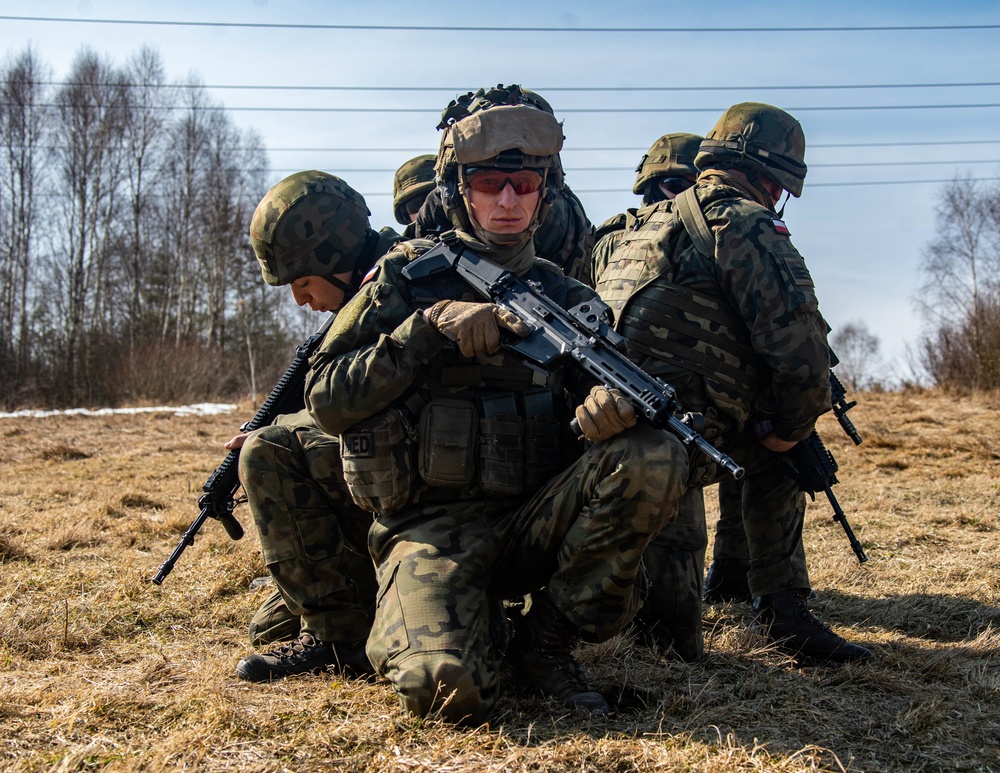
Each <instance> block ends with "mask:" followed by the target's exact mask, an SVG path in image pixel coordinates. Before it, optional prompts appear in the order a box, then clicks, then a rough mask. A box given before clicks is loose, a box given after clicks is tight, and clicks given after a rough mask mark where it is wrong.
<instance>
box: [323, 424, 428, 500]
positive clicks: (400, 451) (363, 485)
mask: <svg viewBox="0 0 1000 773" xmlns="http://www.w3.org/2000/svg"><path fill="white" fill-rule="evenodd" d="M414 456H415V447H414V437H413V430H412V428H411V427H410V425H409V420H408V417H406V416H405V415H404V414H403V411H402V409H398V408H389V409H388V410H385V411H382V413H378V414H375V415H374V416H372V417H371V418H368V419H365V420H364V421H361V422H358V423H357V424H355V425H354V426H353V427H351V429H350V430H348V431H347V432H344V433H343V434H341V436H340V459H341V462H342V463H343V466H344V481H345V482H346V483H347V488H348V490H349V491H350V493H351V499H353V500H354V503H355V504H356V505H357V506H358V507H360V508H362V509H363V510H366V511H368V512H370V513H375V514H377V515H390V514H391V513H394V512H396V511H397V510H399V509H400V508H402V507H403V506H404V505H406V504H407V502H408V501H409V500H410V497H411V496H412V495H413V488H414V483H415V482H416V475H415V461H414Z"/></svg>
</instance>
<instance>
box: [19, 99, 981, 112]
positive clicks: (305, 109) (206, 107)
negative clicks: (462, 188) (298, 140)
mask: <svg viewBox="0 0 1000 773" xmlns="http://www.w3.org/2000/svg"><path fill="white" fill-rule="evenodd" d="M0 107H19V105H16V104H8V103H0ZM35 107H45V108H57V107H58V108H67V107H68V108H70V109H73V110H79V109H84V108H89V107H94V106H92V105H83V106H79V105H55V104H36V105H35ZM993 107H1000V103H996V102H983V103H972V104H951V105H809V106H803V107H787V108H784V109H785V110H786V111H788V112H790V113H804V112H821V111H829V112H840V111H858V110H952V109H981V108H993ZM144 109H148V110H158V111H159V110H195V111H206V112H209V111H211V112H220V111H224V112H232V113H397V114H398V113H422V114H431V115H440V113H441V111H440V110H439V109H436V108H426V107H276V106H266V107H252V106H237V107H227V106H225V105H199V106H197V107H192V106H191V105H154V106H150V107H147V108H144ZM726 109H728V105H727V106H726V107H571V108H560V110H559V114H560V115H563V114H566V113H618V114H620V113H714V114H716V115H719V114H721V113H723V112H724V111H725V110H726Z"/></svg>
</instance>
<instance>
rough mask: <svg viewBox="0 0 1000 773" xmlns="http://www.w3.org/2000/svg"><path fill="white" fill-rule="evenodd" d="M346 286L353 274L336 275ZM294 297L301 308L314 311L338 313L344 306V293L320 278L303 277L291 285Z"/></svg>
mask: <svg viewBox="0 0 1000 773" xmlns="http://www.w3.org/2000/svg"><path fill="white" fill-rule="evenodd" d="M334 276H335V277H337V279H339V280H340V281H342V282H344V283H345V284H346V283H348V282H350V281H351V272H350V271H348V272H347V273H344V274H334ZM290 287H291V288H292V297H293V298H294V299H295V302H296V303H297V304H298V305H299V306H308V307H309V308H310V309H312V310H313V311H337V309H339V308H340V307H341V306H342V305H343V304H344V291H343V290H341V289H340V288H339V287H337V286H336V285H334V284H332V283H331V282H328V281H326V280H325V279H323V277H319V276H303V277H299V278H298V279H296V280H295V281H294V282H292V283H291V285H290Z"/></svg>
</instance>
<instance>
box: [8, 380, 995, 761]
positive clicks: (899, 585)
mask: <svg viewBox="0 0 1000 773" xmlns="http://www.w3.org/2000/svg"><path fill="white" fill-rule="evenodd" d="M242 413H245V414H247V415H250V414H251V413H252V411H251V410H250V407H249V406H244V407H243V411H242ZM851 416H852V418H853V419H854V421H855V423H856V424H857V426H858V428H859V430H860V431H861V433H862V434H863V435H864V436H865V443H864V444H863V445H862V446H860V447H857V448H856V447H854V446H853V445H852V444H851V443H850V441H849V440H847V438H846V437H845V436H844V435H843V434H842V433H841V432H840V430H839V428H838V427H837V426H836V424H835V422H834V421H833V420H832V419H828V418H827V417H825V418H824V421H823V422H822V424H821V432H822V434H823V436H824V438H825V439H826V441H827V444H828V446H829V447H830V449H831V451H833V453H834V454H835V455H836V456H837V458H838V461H839V462H840V465H841V474H840V477H841V481H842V482H841V484H840V485H839V486H838V487H837V494H838V497H839V499H840V501H841V503H842V504H843V506H844V508H845V510H846V511H847V513H848V516H849V517H850V519H851V522H852V525H853V526H854V529H855V531H856V532H857V534H858V536H859V538H860V539H861V541H862V542H863V543H864V545H865V547H866V549H867V551H868V554H869V556H870V558H871V560H870V561H869V562H868V564H866V565H865V566H863V567H861V566H859V565H858V564H857V562H856V561H855V559H854V557H853V554H852V553H851V551H850V549H849V547H848V545H847V541H846V539H845V538H844V536H843V534H842V532H841V530H840V527H839V526H838V525H837V524H836V523H834V522H833V521H832V519H831V518H830V512H829V509H828V506H827V505H826V502H825V500H824V499H823V498H822V497H821V498H820V500H819V501H818V502H817V503H816V505H814V506H812V507H811V508H810V511H809V515H808V522H807V531H806V546H807V551H808V554H809V560H810V569H811V572H812V576H813V583H814V585H815V587H816V588H817V589H818V592H819V598H818V600H817V601H816V602H814V605H813V606H814V608H815V609H816V610H817V612H818V613H819V614H820V615H821V616H822V617H823V618H824V619H825V620H826V621H827V622H828V623H830V624H831V625H833V626H834V627H835V628H836V629H837V630H838V631H840V632H841V633H843V634H844V635H846V636H848V637H850V638H852V639H855V640H858V641H861V642H864V643H866V644H867V645H868V646H870V647H871V648H872V649H873V650H874V651H875V653H876V661H875V662H874V663H873V664H867V665H860V666H847V667H844V668H815V667H814V668H801V667H797V666H796V665H795V664H794V663H793V662H792V661H791V660H789V659H788V658H786V657H784V656H782V655H781V654H780V653H777V652H775V651H774V650H773V649H769V648H768V647H766V646H765V645H764V642H763V641H762V640H761V639H760V638H759V637H758V636H757V635H756V634H755V633H753V632H752V631H750V630H749V629H748V628H747V625H746V624H747V620H748V614H749V610H748V608H747V606H746V605H742V604H729V605H724V606H716V607H709V608H708V609H707V611H706V616H705V628H706V637H707V645H708V655H707V657H706V658H705V660H704V661H703V662H702V663H699V664H697V665H684V664H680V663H676V662H672V661H668V660H665V659H663V658H662V657H660V656H659V654H658V653H656V652H653V651H651V650H649V649H647V648H645V647H642V646H640V645H637V644H635V643H633V642H632V641H630V640H629V639H628V638H627V637H620V638H617V639H615V640H613V641H611V642H607V643H604V644H602V645H595V646H590V647H586V648H584V649H582V650H581V652H580V657H581V660H582V661H583V662H584V663H585V665H586V667H587V669H588V672H589V674H590V675H591V677H592V679H593V681H594V682H595V683H596V684H597V685H598V686H599V687H600V688H601V689H602V690H603V691H604V692H605V694H606V695H607V696H608V697H609V698H610V699H612V700H613V701H614V702H615V704H616V707H615V708H616V710H615V713H614V715H613V717H612V718H611V719H610V720H609V721H591V720H587V719H582V718H581V717H579V716H576V715H573V714H570V713H568V712H565V711H562V710H560V709H559V708H557V707H555V706H553V705H552V704H549V703H547V702H545V701H543V700H540V699H538V698H536V697H533V696H529V695H517V694H515V693H514V692H513V691H512V690H508V694H507V695H506V696H505V698H504V699H503V701H502V703H501V705H500V708H499V711H498V712H497V714H496V716H495V718H494V721H493V722H492V723H491V725H490V726H489V727H484V728H480V729H477V730H471V731H470V730H459V729H455V728H453V727H450V726H448V725H446V724H443V723H440V722H438V721H437V720H435V719H429V720H423V721H419V720H414V719H409V718H406V717H404V716H403V715H402V713H401V712H400V709H399V707H398V704H397V701H396V699H395V697H394V696H393V695H392V692H391V690H390V689H389V688H388V687H387V686H386V684H384V683H382V682H378V681H373V682H365V681H359V680H343V679H341V678H337V677H321V676H308V677H302V678H296V679H292V680H288V681H286V682H284V683H281V684H274V685H250V684H246V683H243V682H239V681H237V680H236V678H235V676H234V671H233V669H234V666H235V664H236V661H237V660H238V659H239V658H240V657H241V656H243V655H245V654H246V653H247V652H249V651H250V648H249V645H248V642H247V635H246V625H247V623H248V622H249V619H250V617H251V615H252V613H253V610H254V609H255V607H256V606H257V605H258V604H259V603H260V602H261V601H262V599H263V597H264V594H265V593H267V591H266V590H257V591H250V590H248V587H249V584H250V581H251V580H252V579H253V578H254V577H255V576H258V575H260V574H263V567H262V565H261V560H260V556H259V552H258V550H257V545H256V540H255V538H254V537H253V535H252V533H251V534H249V535H248V537H247V538H246V539H244V540H242V541H240V542H232V541H230V540H229V539H228V537H227V536H226V534H225V532H224V530H223V529H222V528H221V527H220V525H219V524H217V523H215V522H212V521H210V522H209V523H208V524H207V525H206V527H205V529H204V530H203V532H202V535H201V536H200V537H199V538H198V540H197V543H196V544H195V545H194V546H193V547H190V548H188V550H187V552H186V553H185V554H184V556H183V558H182V559H181V561H180V562H179V563H178V566H177V568H176V569H175V571H174V572H173V573H172V574H171V575H170V576H169V577H168V578H167V580H166V582H165V583H164V584H163V586H161V587H155V586H153V585H151V584H150V582H149V578H150V576H151V575H152V574H153V573H154V572H155V571H156V569H157V568H158V567H159V565H160V563H161V562H162V561H163V560H164V559H165V558H166V556H167V555H168V554H169V552H170V551H171V550H172V549H173V547H174V545H175V544H176V542H177V540H178V538H179V535H180V533H181V531H183V529H184V528H185V527H186V526H187V524H188V523H189V522H190V521H191V520H192V519H193V518H194V516H195V515H196V514H197V510H196V506H195V503H196V500H197V498H198V495H199V493H200V488H201V485H202V484H203V483H204V482H205V480H206V478H207V477H208V475H209V473H210V472H211V471H212V469H214V467H215V465H217V464H218V463H219V462H220V461H221V460H222V458H223V457H224V453H223V449H222V448H221V444H222V442H224V441H225V440H226V439H228V438H229V437H231V436H232V435H233V434H234V432H235V428H236V426H237V425H238V424H239V423H240V422H241V420H242V419H243V418H245V416H242V415H230V416H219V417H211V418H197V417H180V416H174V415H171V414H166V413H163V414H154V415H144V416H108V417H87V416H76V417H50V418H44V419H6V420H0V438H2V441H3V442H2V443H0V462H2V469H3V475H2V478H0V664H2V679H0V769H3V770H5V771H38V770H45V771H83V770H94V769H102V770H107V771H119V770H149V771H168V770H169V771H173V770H178V769H186V770H213V771H214V770H239V771H284V770H310V771H311V770H344V771H358V772H359V773H360V772H361V771H365V772H371V773H375V772H376V771H398V772H399V773H403V772H404V771H405V772H406V773H417V772H423V771H447V772H448V773H452V772H454V773H468V772H470V771H495V772H499V771H545V772H548V771H567V772H568V771H577V772H578V771H614V772H615V773H624V772H625V771H652V770H664V771H669V770H691V771H704V772H705V773H722V772H723V771H727V772H728V771H804V770H821V771H845V770H850V771H903V770H907V771H908V770H924V771H933V770H944V769H947V770H979V771H990V770H1000V764H998V762H997V760H998V759H1000V743H998V739H1000V666H998V664H1000V659H998V656H1000V599H998V594H1000V541H998V539H997V537H998V531H1000V523H998V512H1000V507H998V505H1000V488H998V486H1000V484H998V482H997V478H996V475H995V470H996V468H997V460H998V458H1000V398H998V397H996V396H983V395H980V396H973V397H970V398H962V399H960V400H959V399H955V398H953V397H950V396H948V395H944V394H940V393H913V394H904V395H893V394H871V395H863V396H861V399H860V401H859V406H858V408H857V409H855V410H854V411H853V412H852V414H851ZM713 498H714V497H713V493H712V492H710V493H709V500H710V501H711V500H712V499H713ZM236 514H237V516H238V517H239V518H240V520H241V521H242V522H243V524H244V526H245V527H246V528H247V530H248V532H252V528H251V525H250V523H249V521H248V518H247V514H246V512H245V510H244V509H243V508H239V509H237V511H236Z"/></svg>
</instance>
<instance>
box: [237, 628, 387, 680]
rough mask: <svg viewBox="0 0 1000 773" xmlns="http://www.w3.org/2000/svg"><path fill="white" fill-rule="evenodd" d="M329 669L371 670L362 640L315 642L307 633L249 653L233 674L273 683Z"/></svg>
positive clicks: (360, 673)
mask: <svg viewBox="0 0 1000 773" xmlns="http://www.w3.org/2000/svg"><path fill="white" fill-rule="evenodd" d="M326 670H330V671H333V672H335V673H347V674H355V675H357V676H363V675H366V674H372V673H374V672H375V671H374V669H373V668H372V665H371V663H369V662H368V656H367V655H366V654H365V643H364V641H360V642H351V643H349V644H345V643H342V642H338V643H336V644H334V643H332V642H324V641H319V640H318V639H315V638H313V635H312V634H310V633H303V634H300V635H299V638H297V639H295V640H294V641H292V642H290V643H289V644H285V645H283V646H281V647H276V648H274V649H272V650H269V651H268V652H265V653H263V654H261V655H249V656H247V657H245V658H243V660H241V661H240V662H239V663H237V664H236V676H238V677H239V678H240V679H245V680H246V681H248V682H273V681H275V680H276V679H284V678H285V677H286V676H293V675H295V674H305V673H316V672H319V671H326Z"/></svg>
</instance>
